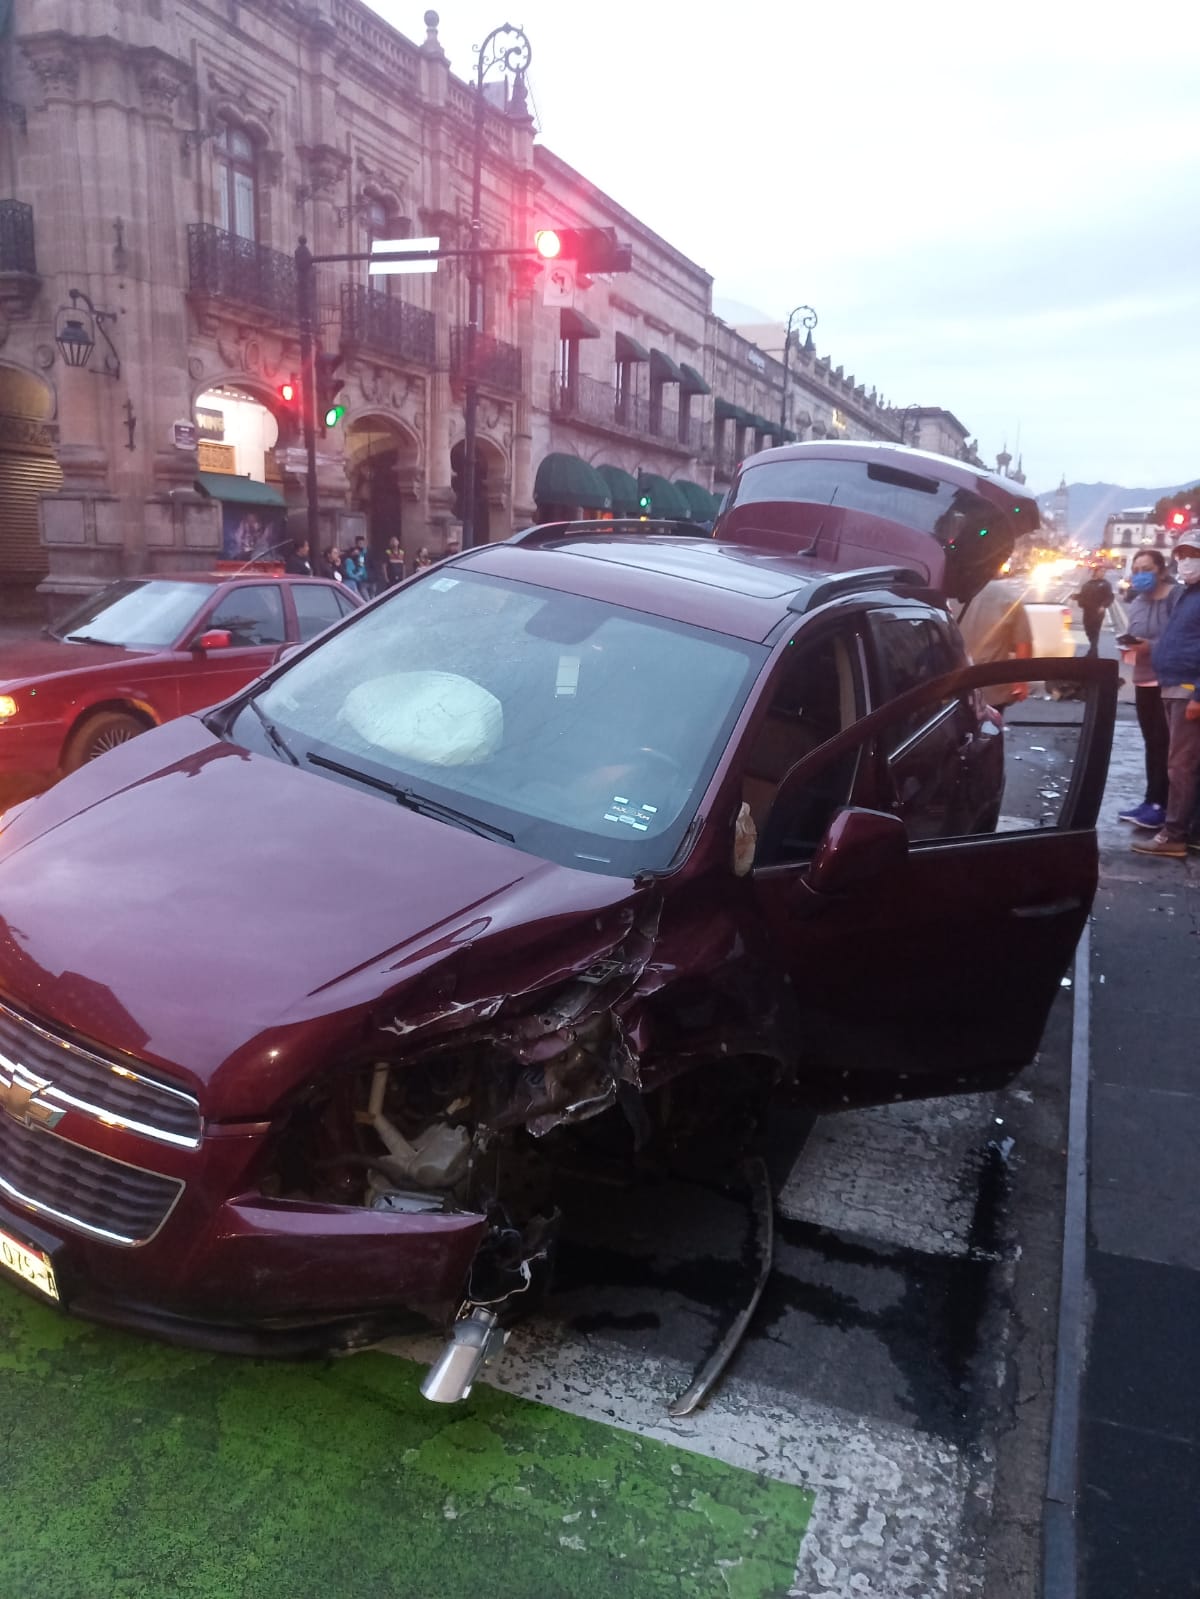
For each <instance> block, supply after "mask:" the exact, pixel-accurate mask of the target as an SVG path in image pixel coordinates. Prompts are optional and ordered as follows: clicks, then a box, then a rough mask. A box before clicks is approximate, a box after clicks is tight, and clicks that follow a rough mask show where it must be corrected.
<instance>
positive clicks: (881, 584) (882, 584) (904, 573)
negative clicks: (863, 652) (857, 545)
mask: <svg viewBox="0 0 1200 1599" xmlns="http://www.w3.org/2000/svg"><path fill="white" fill-rule="evenodd" d="M926 584H927V579H926V578H924V577H923V576H922V575H921V573H920V572H914V571H913V569H912V567H910V566H860V567H858V568H857V569H856V570H855V571H853V572H842V573H839V574H838V576H836V577H827V578H824V579H822V581H821V582H820V583H814V584H813V585H812V586H811V587H810V588H803V589H800V590H799V592H798V593H796V594H793V595H792V597H791V599H790V600H789V601H788V610H789V611H814V610H816V608H817V606H818V605H824V604H825V603H826V602H827V601H828V600H836V599H837V597H838V595H839V594H854V593H856V592H858V591H860V590H862V589H890V588H896V587H898V586H903V587H905V588H924V587H925V586H926Z"/></svg>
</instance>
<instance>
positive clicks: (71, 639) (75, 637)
mask: <svg viewBox="0 0 1200 1599" xmlns="http://www.w3.org/2000/svg"><path fill="white" fill-rule="evenodd" d="M66 639H67V643H68V644H103V645H104V647H105V649H109V650H123V649H124V648H125V647H126V646H125V645H124V644H117V643H116V642H115V641H114V640H113V639H110V638H96V637H94V636H93V635H92V634H91V633H68V634H67V635H66Z"/></svg>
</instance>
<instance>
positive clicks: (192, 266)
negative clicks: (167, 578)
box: [0, 0, 899, 610]
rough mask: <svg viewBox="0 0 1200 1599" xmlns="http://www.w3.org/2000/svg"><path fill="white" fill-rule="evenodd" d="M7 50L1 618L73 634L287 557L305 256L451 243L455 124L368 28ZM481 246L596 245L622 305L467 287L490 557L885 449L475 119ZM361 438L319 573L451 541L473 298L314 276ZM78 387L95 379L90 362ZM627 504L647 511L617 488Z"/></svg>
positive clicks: (873, 419)
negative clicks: (748, 459) (261, 553)
mask: <svg viewBox="0 0 1200 1599" xmlns="http://www.w3.org/2000/svg"><path fill="white" fill-rule="evenodd" d="M8 10H9V15H8V26H7V30H6V33H5V36H4V38H3V40H0V594H2V596H3V600H2V601H0V603H7V604H8V605H9V606H12V605H14V604H16V603H19V602H20V600H21V599H22V598H26V599H27V598H28V597H29V596H31V595H32V594H33V593H34V592H35V591H36V592H37V593H38V594H39V595H40V597H41V600H42V601H44V602H46V603H48V604H49V606H50V607H51V609H54V610H58V609H61V608H62V607H63V606H65V605H66V604H68V603H70V602H71V601H72V600H73V599H75V598H76V597H78V596H79V595H81V594H83V593H86V592H88V591H89V590H90V589H92V588H94V587H95V586H96V585H97V584H98V583H101V582H104V581H107V580H109V579H111V578H113V577H116V576H119V575H122V574H125V573H129V572H135V571H147V570H148V571H155V570H160V571H161V570H171V569H180V568H189V567H191V568H198V567H204V566H207V565H210V564H211V562H212V561H213V559H214V558H215V557H217V556H219V555H221V554H225V555H226V556H230V555H242V554H244V553H246V552H247V551H248V550H249V549H250V548H251V547H254V548H256V549H270V550H274V549H276V548H282V547H283V546H284V545H286V544H287V542H288V540H289V538H290V537H291V536H294V535H296V534H297V533H302V531H303V527H304V507H305V500H306V484H307V471H306V457H305V453H304V450H303V448H302V437H301V426H300V421H301V418H300V412H299V399H300V397H299V395H298V394H297V392H296V391H297V389H298V387H299V384H298V376H299V373H300V351H299V332H298V322H297V298H296V269H295V262H294V254H293V252H294V250H295V247H296V244H297V242H298V240H299V239H300V237H301V236H303V237H305V238H306V239H307V241H308V243H309V245H310V247H311V248H312V250H313V251H314V253H315V254H317V255H318V256H328V255H348V254H353V253H357V252H363V251H365V250H367V249H369V246H370V243H371V241H372V240H373V239H379V238H403V237H410V236H421V237H425V236H430V235H435V236H437V237H439V238H440V239H441V240H442V242H443V245H445V246H448V247H460V246H462V245H464V244H465V243H466V242H467V239H468V229H469V220H470V210H471V167H472V148H473V146H472V140H473V105H474V97H473V91H472V89H471V88H469V87H468V86H467V84H466V83H464V82H463V81H461V80H460V79H459V78H457V77H455V76H454V75H453V74H452V73H451V72H450V68H449V62H448V61H447V59H446V56H445V54H444V52H443V50H442V47H441V45H440V43H439V40H438V34H437V17H436V14H434V13H432V12H427V13H426V14H425V20H424V36H423V38H422V39H421V40H420V42H414V41H412V40H410V39H408V38H405V37H403V36H402V35H401V34H399V33H398V32H396V30H395V29H393V28H391V27H389V26H388V25H387V24H386V23H384V22H383V21H382V20H381V19H380V18H379V17H378V16H377V15H376V14H375V13H374V12H372V11H371V10H369V9H368V8H367V7H366V6H365V5H363V4H362V3H361V0H12V4H11V7H10V8H8ZM481 216H482V224H483V243H484V245H485V246H493V247H497V248H504V249H507V248H515V247H528V246H530V245H531V244H532V241H533V238H534V235H535V232H536V230H537V229H538V228H540V227H546V226H550V225H554V224H558V225H560V226H562V225H595V226H605V227H613V228H615V229H616V231H617V233H618V235H619V237H620V238H621V240H622V241H623V242H626V243H629V244H630V245H631V246H632V248H633V268H632V270H631V271H629V272H627V273H622V274H619V275H612V276H597V277H595V278H594V279H593V280H591V281H590V282H589V281H588V280H587V279H583V280H579V281H576V282H574V283H573V284H567V286H566V289H565V291H564V290H563V288H562V285H558V286H557V287H556V288H554V290H553V292H552V291H551V288H550V286H548V274H547V271H546V269H545V268H541V267H539V266H538V265H537V263H535V262H531V261H530V260H528V259H522V258H516V257H513V258H493V259H492V260H491V262H490V264H489V266H488V268H487V271H486V273H485V277H484V284H483V291H484V292H483V307H482V319H481V328H482V333H481V337H480V338H479V340H478V347H477V365H476V374H477V378H478V382H479V387H480V406H479V446H478V471H477V480H476V484H475V488H474V493H475V524H476V536H477V537H490V538H497V537H504V536H506V535H507V534H508V533H509V532H510V531H511V530H512V529H513V528H514V527H515V526H520V525H522V524H523V523H526V522H528V521H530V520H532V519H533V518H534V517H535V516H541V515H558V514H579V513H580V512H583V513H584V514H596V515H603V514H605V513H606V512H608V511H612V512H615V513H617V514H634V513H636V509H637V506H636V504H631V496H632V495H635V494H636V492H637V490H638V489H639V488H640V487H641V486H642V485H643V484H644V485H646V486H647V488H648V490H649V493H650V497H651V499H652V502H653V503H652V508H653V510H654V511H655V513H656V514H686V515H689V516H691V517H692V518H694V519H696V520H697V521H704V520H705V519H706V515H707V516H711V513H712V508H713V503H714V502H713V497H712V496H713V491H715V492H716V493H718V494H719V493H720V492H721V490H722V489H723V487H724V485H725V484H726V483H727V482H728V479H729V476H730V473H731V471H732V469H733V467H734V465H735V464H736V461H737V460H738V459H740V457H741V456H742V455H744V454H746V453H749V452H750V451H751V450H752V449H754V448H759V447H762V446H763V445H764V444H769V443H773V442H776V440H777V439H778V438H779V437H787V436H788V435H789V434H794V435H795V436H798V437H814V436H815V437H822V436H827V435H828V436H845V437H881V438H897V437H898V436H899V433H898V430H897V426H896V418H895V415H894V414H892V413H888V412H886V411H885V410H884V409H883V408H881V407H880V406H879V405H878V404H877V403H876V402H875V400H874V397H873V396H868V395H867V394H866V393H865V392H864V390H863V388H862V387H861V386H858V385H856V384H855V382H854V379H853V378H845V377H844V376H843V375H842V373H841V369H840V368H839V369H837V370H836V371H834V370H832V369H831V366H830V363H829V362H828V360H826V359H822V358H819V357H818V356H817V354H816V352H815V351H814V350H812V349H811V348H809V349H803V348H797V349H796V350H794V351H793V352H791V371H790V374H789V389H788V406H787V413H786V415H787V419H786V422H785V423H783V424H781V423H780V407H781V399H782V394H783V369H782V365H781V363H780V361H779V360H778V359H775V358H773V357H772V356H770V355H768V354H765V353H764V352H763V351H761V350H760V349H758V348H757V347H756V346H755V345H754V344H753V343H752V342H751V341H750V340H748V339H746V338H743V337H742V336H740V335H739V334H738V333H736V332H735V331H734V330H733V329H731V328H728V327H726V326H725V324H724V323H722V322H720V321H719V320H718V319H717V318H715V317H714V315H713V312H712V282H711V279H710V278H709V276H708V274H707V273H705V272H704V271H703V270H702V269H701V268H700V267H699V266H697V265H696V264H695V263H694V262H692V261H690V260H688V259H687V258H686V257H685V256H683V255H682V254H681V253H680V252H679V251H678V250H675V249H674V248H673V247H672V246H671V245H670V244H669V243H668V242H667V241H666V240H664V239H662V238H660V237H659V236H658V235H657V234H655V233H654V232H653V231H652V230H651V229H650V228H649V227H648V226H647V225H646V224H645V223H644V222H643V221H641V220H640V219H639V218H636V217H634V216H632V215H630V214H629V213H628V212H627V211H625V210H624V209H623V208H622V207H621V206H620V205H619V204H618V203H617V202H616V201H615V200H613V199H611V198H610V197H609V196H607V195H605V194H603V193H601V192H600V191H599V190H597V189H596V188H595V187H594V186H593V185H591V184H590V183H589V182H588V181H587V180H586V178H584V177H583V176H581V175H580V174H578V173H576V172H574V171H573V170H572V169H571V168H570V167H569V166H567V165H566V164H565V163H564V162H562V161H561V160H559V159H558V158H557V157H556V156H554V155H553V153H552V152H551V151H550V150H548V149H547V148H546V147H545V146H543V145H541V144H538V143H536V142H535V139H534V130H533V124H532V121H531V119H530V118H529V116H528V113H527V111H526V107H525V101H524V97H523V95H522V94H520V93H519V92H518V93H516V94H512V93H509V92H508V91H507V90H506V89H505V87H504V85H503V84H497V85H493V86H492V87H491V89H490V90H489V95H488V106H487V114H486V118H485V128H484V161H483V197H482V207H481ZM317 311H318V318H317V320H318V332H319V346H320V348H321V349H322V351H323V352H324V353H326V354H327V355H328V356H330V357H340V365H339V366H338V368H337V376H338V378H339V379H341V380H344V387H343V389H342V391H341V393H340V395H339V399H340V401H341V402H342V403H344V404H345V407H346V411H345V415H344V417H343V418H342V419H341V421H340V422H338V424H337V425H336V426H335V427H334V428H331V429H330V430H329V431H328V432H326V433H323V434H322V435H321V436H320V437H319V438H318V454H317V474H316V476H317V486H318V498H319V503H320V533H321V542H322V544H325V543H333V542H340V543H344V542H346V541H348V540H349V539H351V538H353V537H354V536H355V535H356V534H358V533H360V532H361V533H365V534H366V535H367V536H368V537H369V539H370V541H371V542H372V544H373V545H375V546H376V547H382V545H383V543H384V542H386V540H387V539H388V538H390V537H391V536H393V535H397V536H399V537H400V538H401V539H402V541H403V543H404V545H405V547H406V550H407V551H408V553H409V554H410V556H411V555H413V554H415V552H416V551H417V550H418V549H419V548H420V547H421V546H428V547H429V548H430V549H431V550H432V551H433V552H434V553H435V554H438V553H441V552H443V551H445V550H446V549H449V548H453V547H454V546H455V543H456V541H457V538H458V535H459V526H460V520H459V519H460V517H461V512H462V508H463V497H464V495H465V494H467V493H468V492H470V490H469V489H468V487H467V486H466V485H465V483H464V481H463V476H462V471H461V467H462V447H463V432H464V424H463V376H464V373H463V357H464V347H465V324H466V321H467V274H466V270H465V266H464V265H463V262H462V260H461V258H459V259H456V260H453V261H445V262H443V263H442V264H441V265H440V267H439V270H438V271H437V273H436V274H433V275H428V276H403V277H393V278H390V279H386V280H379V279H372V280H370V281H369V280H368V278H367V276H366V273H365V268H364V267H363V266H362V265H361V264H360V263H348V262H347V263H330V264H325V265H322V266H320V267H319V268H318V270H317ZM85 357H86V364H76V363H77V362H83V361H84V359H85ZM631 485H632V487H631Z"/></svg>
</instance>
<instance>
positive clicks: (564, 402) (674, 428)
mask: <svg viewBox="0 0 1200 1599" xmlns="http://www.w3.org/2000/svg"><path fill="white" fill-rule="evenodd" d="M550 410H551V412H552V413H553V414H554V415H555V416H561V417H562V418H563V419H564V420H567V421H572V422H584V423H590V424H591V425H592V426H594V427H598V428H603V429H604V430H605V431H606V432H617V433H628V434H630V435H632V436H634V437H636V438H639V439H657V440H659V442H660V443H662V444H664V445H666V446H667V447H668V448H675V449H678V450H688V451H693V450H695V449H696V448H697V446H698V443H699V438H700V424H699V418H698V417H694V416H687V417H682V418H681V417H680V415H679V413H678V411H672V410H669V409H668V408H667V407H666V406H665V405H662V404H661V403H655V402H653V401H651V400H648V399H646V398H644V397H643V396H642V395H640V394H628V393H625V394H622V393H620V392H618V391H617V390H616V389H615V388H614V387H613V385H612V384H611V383H605V382H603V381H602V380H600V379H598V378H589V377H583V376H579V377H575V378H573V379H572V380H571V381H570V382H564V381H563V379H562V378H561V377H558V376H556V377H555V378H554V380H553V385H552V388H551V393H550Z"/></svg>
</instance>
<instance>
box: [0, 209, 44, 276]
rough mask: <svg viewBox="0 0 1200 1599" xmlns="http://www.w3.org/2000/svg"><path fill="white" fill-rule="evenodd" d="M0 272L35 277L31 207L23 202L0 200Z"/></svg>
mask: <svg viewBox="0 0 1200 1599" xmlns="http://www.w3.org/2000/svg"><path fill="white" fill-rule="evenodd" d="M0 272H25V273H28V275H29V276H30V277H36V276H37V259H36V257H35V256H34V253H33V207H32V206H31V205H26V204H25V202H24V200H0Z"/></svg>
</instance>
